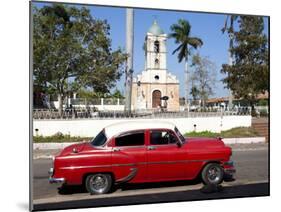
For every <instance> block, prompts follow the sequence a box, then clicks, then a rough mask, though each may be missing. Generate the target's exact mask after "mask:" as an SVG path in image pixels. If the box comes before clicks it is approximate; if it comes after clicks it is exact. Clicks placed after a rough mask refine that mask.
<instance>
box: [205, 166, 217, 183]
mask: <svg viewBox="0 0 281 212" xmlns="http://www.w3.org/2000/svg"><path fill="white" fill-rule="evenodd" d="M208 179H209V181H210V182H212V183H215V182H217V181H219V179H220V170H219V168H217V167H211V168H210V169H209V171H208Z"/></svg>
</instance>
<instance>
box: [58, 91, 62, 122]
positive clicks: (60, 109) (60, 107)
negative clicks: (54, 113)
mask: <svg viewBox="0 0 281 212" xmlns="http://www.w3.org/2000/svg"><path fill="white" fill-rule="evenodd" d="M58 101H59V116H60V117H62V112H63V95H62V94H58Z"/></svg>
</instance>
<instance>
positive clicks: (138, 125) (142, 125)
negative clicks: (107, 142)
mask: <svg viewBox="0 0 281 212" xmlns="http://www.w3.org/2000/svg"><path fill="white" fill-rule="evenodd" d="M144 129H170V130H174V129H175V125H174V124H173V123H171V122H167V121H160V120H147V121H146V120H145V121H126V122H119V123H115V124H111V125H109V126H107V127H105V128H104V131H105V134H106V136H107V137H108V138H111V137H112V136H115V135H118V134H120V133H124V132H128V131H133V130H144Z"/></svg>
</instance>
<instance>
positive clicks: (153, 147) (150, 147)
mask: <svg viewBox="0 0 281 212" xmlns="http://www.w3.org/2000/svg"><path fill="white" fill-rule="evenodd" d="M147 149H148V150H154V149H156V147H155V146H148V147H147Z"/></svg>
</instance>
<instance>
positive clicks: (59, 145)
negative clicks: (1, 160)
mask: <svg viewBox="0 0 281 212" xmlns="http://www.w3.org/2000/svg"><path fill="white" fill-rule="evenodd" d="M223 142H224V143H225V144H251V143H265V137H250V138H223ZM76 143H77V142H76ZM71 144H75V142H66V143H34V144H33V150H45V149H63V148H65V147H67V146H69V145H71Z"/></svg>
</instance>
